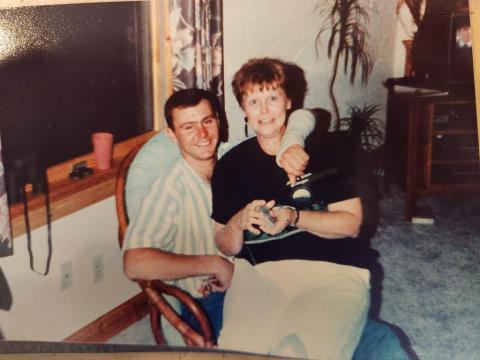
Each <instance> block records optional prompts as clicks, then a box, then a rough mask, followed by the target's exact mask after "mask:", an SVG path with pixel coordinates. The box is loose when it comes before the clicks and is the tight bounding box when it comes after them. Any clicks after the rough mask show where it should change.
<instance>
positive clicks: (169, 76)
mask: <svg viewBox="0 0 480 360" xmlns="http://www.w3.org/2000/svg"><path fill="white" fill-rule="evenodd" d="M163 24H164V25H163V32H164V34H165V48H164V49H163V52H164V54H165V59H164V60H165V71H164V82H165V89H166V96H167V98H168V97H170V95H172V94H173V69H172V38H171V35H170V2H169V1H164V2H163Z"/></svg>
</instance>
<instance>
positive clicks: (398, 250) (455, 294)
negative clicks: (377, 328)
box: [372, 190, 480, 360]
mask: <svg viewBox="0 0 480 360" xmlns="http://www.w3.org/2000/svg"><path fill="white" fill-rule="evenodd" d="M417 204H418V205H428V206H430V207H431V209H432V211H433V217H434V219H435V225H412V224H411V223H410V222H407V221H405V218H404V209H405V201H404V195H403V193H401V192H400V191H398V190H397V191H393V193H392V194H391V195H390V196H389V197H386V198H384V199H383V200H382V202H381V214H382V216H381V220H380V226H379V228H378V231H377V234H376V235H375V237H374V238H373V239H372V247H374V248H375V249H377V250H378V251H379V252H380V254H381V257H380V262H381V264H382V266H383V268H384V272H385V278H384V280H383V292H382V306H381V312H380V318H381V319H383V320H385V321H387V322H389V323H392V324H395V325H396V326H398V327H399V328H400V329H402V330H403V332H404V333H405V334H406V335H407V337H408V338H409V339H410V342H411V346H412V349H413V350H414V352H415V353H416V355H417V356H418V358H419V359H422V360H428V359H435V360H438V359H446V360H447V359H448V360H452V359H458V360H461V359H462V360H463V359H465V360H474V359H480V197H472V196H469V197H447V196H442V197H428V198H423V199H420V200H419V201H418V203H417Z"/></svg>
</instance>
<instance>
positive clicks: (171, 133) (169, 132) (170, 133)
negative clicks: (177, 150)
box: [165, 126, 178, 143]
mask: <svg viewBox="0 0 480 360" xmlns="http://www.w3.org/2000/svg"><path fill="white" fill-rule="evenodd" d="M165 131H166V132H167V136H168V138H169V139H170V140H171V141H172V142H174V143H178V140H177V137H176V136H175V132H174V131H173V130H172V129H171V128H170V127H168V126H167V127H166V128H165Z"/></svg>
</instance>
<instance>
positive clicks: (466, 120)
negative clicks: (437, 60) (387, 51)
mask: <svg viewBox="0 0 480 360" xmlns="http://www.w3.org/2000/svg"><path fill="white" fill-rule="evenodd" d="M396 84H398V82H397V81H396V79H389V80H388V81H387V82H386V83H385V86H386V87H387V88H388V109H387V126H386V140H385V148H386V162H385V163H386V169H385V170H386V174H385V176H386V179H385V183H384V184H385V191H386V192H388V191H389V190H390V185H391V183H392V182H395V183H396V184H398V185H399V186H400V187H401V188H402V189H404V190H405V193H406V218H407V220H410V219H411V218H412V215H413V211H414V207H415V203H416V201H417V199H418V198H420V197H423V196H432V195H461V194H476V193H480V157H479V147H478V130H477V121H476V106H475V99H474V97H473V96H472V97H470V96H452V95H434V96H416V95H415V92H412V94H406V93H405V92H402V93H397V92H396V90H395V85H396Z"/></svg>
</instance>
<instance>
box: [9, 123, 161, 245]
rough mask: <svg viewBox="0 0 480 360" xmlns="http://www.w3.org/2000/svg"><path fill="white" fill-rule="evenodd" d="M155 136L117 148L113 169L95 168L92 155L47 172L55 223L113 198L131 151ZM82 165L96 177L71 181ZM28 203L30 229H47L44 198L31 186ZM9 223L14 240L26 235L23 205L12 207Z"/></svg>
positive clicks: (135, 139)
mask: <svg viewBox="0 0 480 360" xmlns="http://www.w3.org/2000/svg"><path fill="white" fill-rule="evenodd" d="M155 134H156V132H154V131H152V132H148V133H146V134H143V135H140V136H137V137H135V138H133V139H129V140H126V141H123V142H121V143H118V144H115V145H114V148H113V160H112V167H111V168H110V169H108V170H99V169H97V168H96V167H95V159H94V155H93V153H90V154H87V155H84V156H80V157H78V158H75V159H72V160H69V161H67V162H64V163H62V164H59V165H56V166H53V167H51V168H49V169H47V177H48V183H49V191H50V213H51V217H52V221H55V220H58V219H61V218H63V217H65V216H68V215H70V214H73V213H74V212H77V211H79V210H81V209H83V208H86V207H87V206H90V205H93V204H95V203H97V202H100V201H102V200H105V199H107V198H109V197H111V196H114V194H115V182H116V177H117V172H118V168H119V166H120V164H121V162H122V160H123V158H124V157H125V155H127V154H128V152H129V151H130V150H131V149H132V148H134V147H135V146H136V145H138V144H140V143H143V142H145V141H147V140H148V139H150V138H151V137H152V136H153V135H155ZM80 161H86V162H87V167H90V168H93V169H94V173H93V174H92V175H91V176H88V177H86V178H84V179H82V180H72V179H70V177H69V176H68V175H69V174H70V172H71V169H72V165H73V164H76V163H78V162H80ZM27 200H28V217H29V220H30V229H31V230H34V229H37V228H39V227H41V226H44V225H46V224H47V217H46V209H45V195H35V194H33V193H32V187H31V185H28V186H27ZM10 219H11V223H12V235H13V238H16V237H18V236H20V235H23V234H25V233H26V229H25V217H24V209H23V202H20V203H17V204H13V205H11V206H10Z"/></svg>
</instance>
